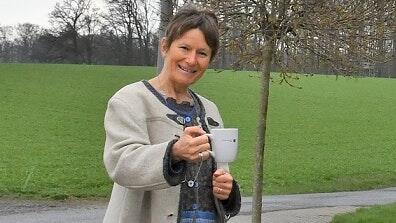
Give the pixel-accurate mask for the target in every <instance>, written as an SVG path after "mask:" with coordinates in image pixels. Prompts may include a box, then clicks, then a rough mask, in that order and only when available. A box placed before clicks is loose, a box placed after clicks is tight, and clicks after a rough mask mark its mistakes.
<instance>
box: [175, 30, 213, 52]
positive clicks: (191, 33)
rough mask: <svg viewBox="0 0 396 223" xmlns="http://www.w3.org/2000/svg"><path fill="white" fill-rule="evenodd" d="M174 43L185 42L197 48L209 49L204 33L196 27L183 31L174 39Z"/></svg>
mask: <svg viewBox="0 0 396 223" xmlns="http://www.w3.org/2000/svg"><path fill="white" fill-rule="evenodd" d="M174 43H175V44H187V45H189V46H190V47H193V48H197V49H205V50H210V49H211V48H210V47H209V45H208V43H207V42H206V39H205V35H204V34H203V32H202V31H201V30H200V29H198V28H196V29H190V30H188V31H187V32H185V33H183V34H182V35H181V36H180V37H179V38H177V39H175V40H174Z"/></svg>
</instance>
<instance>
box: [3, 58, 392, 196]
mask: <svg viewBox="0 0 396 223" xmlns="http://www.w3.org/2000/svg"><path fill="white" fill-rule="evenodd" d="M154 73H155V68H153V67H120V66H89V65H44V64H42V65H38V64H0V97H1V100H0V127H1V128H0V139H1V142H2V143H1V145H0V196H23V197H25V196H32V197H53V198H67V197H70V196H73V197H105V196H109V194H110V191H111V182H110V181H109V179H108V178H107V176H106V173H105V170H104V168H103V162H102V151H103V144H104V130H103V116H104V112H105V109H106V103H107V100H108V99H109V98H110V97H111V95H113V94H114V93H115V92H116V91H117V90H118V89H119V88H121V87H122V86H124V85H126V84H129V83H131V82H135V81H138V80H141V79H149V78H151V77H152V76H153V74H154ZM273 80H274V81H273V83H272V84H271V89H270V90H271V93H270V106H269V123H268V129H267V148H266V157H265V158H266V162H265V171H266V174H265V181H264V183H265V186H264V189H265V193H267V194H285V193H305V192H330V191H344V190H359V189H370V188H378V187H387V186H395V185H396V162H394V160H395V158H396V150H395V148H396V140H395V137H394V136H395V135H396V128H395V126H396V94H395V89H396V80H394V79H374V78H358V79H353V78H343V77H339V78H338V80H336V78H335V77H334V76H321V75H317V76H313V77H311V76H301V77H300V80H299V81H294V84H296V85H299V86H301V87H302V89H297V88H293V87H289V86H287V85H285V84H283V85H279V84H278V81H279V80H278V78H277V76H276V75H274V79H273ZM259 81H260V79H259V75H258V74H255V73H252V72H232V71H225V72H221V73H217V72H214V71H211V70H209V71H208V72H207V74H206V75H205V76H204V77H203V79H202V80H200V82H199V83H198V84H197V85H196V86H194V89H195V90H196V91H197V92H199V93H200V94H202V95H204V96H206V97H208V98H209V99H211V100H213V101H215V102H216V104H217V105H218V106H219V109H220V111H221V113H222V116H223V119H224V122H225V124H226V127H237V128H239V129H240V150H239V153H238V158H237V160H236V161H235V162H234V163H233V164H232V165H231V171H232V173H233V175H234V177H235V178H236V179H237V180H238V181H239V183H240V185H241V188H242V192H243V194H244V195H250V194H251V184H252V177H253V172H254V150H255V149H254V147H255V141H256V133H255V132H256V120H257V114H258V112H257V107H258V97H259Z"/></svg>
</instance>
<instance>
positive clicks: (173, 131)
mask: <svg viewBox="0 0 396 223" xmlns="http://www.w3.org/2000/svg"><path fill="white" fill-rule="evenodd" d="M147 131H148V135H149V138H150V142H151V143H152V144H158V143H163V142H167V141H170V140H172V139H174V138H175V137H176V136H175V135H178V136H180V135H181V134H182V133H183V126H181V125H177V124H176V123H174V122H173V121H172V120H170V119H169V118H167V117H153V118H148V119H147Z"/></svg>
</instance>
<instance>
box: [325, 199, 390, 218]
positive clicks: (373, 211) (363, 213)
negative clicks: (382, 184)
mask: <svg viewBox="0 0 396 223" xmlns="http://www.w3.org/2000/svg"><path fill="white" fill-rule="evenodd" d="M394 222H396V203H394V204H388V205H379V206H374V207H370V208H359V209H358V210H357V211H356V212H354V213H349V214H343V215H337V216H335V217H334V218H333V220H332V222H331V223H394Z"/></svg>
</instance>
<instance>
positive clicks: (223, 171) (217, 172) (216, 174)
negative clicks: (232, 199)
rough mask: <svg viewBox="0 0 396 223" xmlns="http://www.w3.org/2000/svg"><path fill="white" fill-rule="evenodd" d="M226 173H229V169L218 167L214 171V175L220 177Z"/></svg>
mask: <svg viewBox="0 0 396 223" xmlns="http://www.w3.org/2000/svg"><path fill="white" fill-rule="evenodd" d="M224 174H227V171H225V170H224V169H223V168H220V169H217V170H216V171H215V172H214V173H213V176H214V177H219V176H222V175H224Z"/></svg>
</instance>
